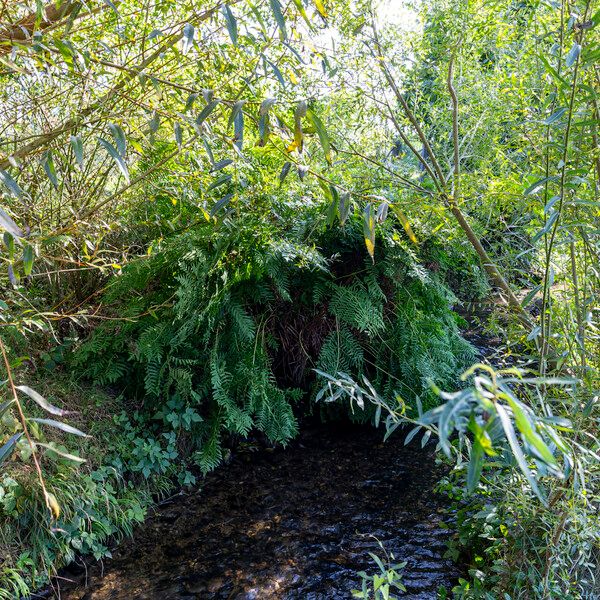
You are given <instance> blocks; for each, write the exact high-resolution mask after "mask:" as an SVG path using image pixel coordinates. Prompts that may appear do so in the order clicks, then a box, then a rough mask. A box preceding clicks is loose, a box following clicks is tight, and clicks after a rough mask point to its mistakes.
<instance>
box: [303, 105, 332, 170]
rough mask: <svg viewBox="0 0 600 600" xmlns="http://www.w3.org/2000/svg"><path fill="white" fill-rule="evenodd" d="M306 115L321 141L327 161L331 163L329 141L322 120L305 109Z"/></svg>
mask: <svg viewBox="0 0 600 600" xmlns="http://www.w3.org/2000/svg"><path fill="white" fill-rule="evenodd" d="M306 116H307V118H308V120H309V121H310V123H311V124H312V126H313V127H314V128H315V129H316V131H317V135H318V136H319V141H320V142H321V147H322V148H323V152H324V153H325V158H326V160H327V162H328V163H331V141H330V139H329V135H328V133H327V130H326V129H325V126H324V125H323V122H322V121H321V119H319V117H318V116H317V115H316V114H315V113H314V112H313V111H312V110H309V111H307V113H306Z"/></svg>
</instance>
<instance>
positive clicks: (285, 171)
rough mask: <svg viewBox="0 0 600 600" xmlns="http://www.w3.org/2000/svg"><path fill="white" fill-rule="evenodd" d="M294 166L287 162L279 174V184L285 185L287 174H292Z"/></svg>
mask: <svg viewBox="0 0 600 600" xmlns="http://www.w3.org/2000/svg"><path fill="white" fill-rule="evenodd" d="M291 166H292V163H291V162H286V163H285V164H284V165H283V167H282V169H281V173H279V183H280V184H281V183H283V182H284V181H285V178H286V177H287V174H288V173H289V172H290V167H291Z"/></svg>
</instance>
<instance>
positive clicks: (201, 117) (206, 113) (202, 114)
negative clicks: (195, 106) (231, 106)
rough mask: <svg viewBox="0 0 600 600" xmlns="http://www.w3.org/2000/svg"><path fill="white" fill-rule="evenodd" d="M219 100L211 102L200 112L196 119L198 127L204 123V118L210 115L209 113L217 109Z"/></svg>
mask: <svg viewBox="0 0 600 600" xmlns="http://www.w3.org/2000/svg"><path fill="white" fill-rule="evenodd" d="M219 102H220V101H219V100H211V101H210V102H209V103H208V104H207V105H206V106H205V107H204V108H203V109H202V110H201V111H200V114H199V115H198V116H197V117H196V124H197V125H198V126H200V125H202V123H204V121H205V120H206V118H207V117H208V116H209V115H210V113H212V111H213V110H215V108H217V105H218V104H219Z"/></svg>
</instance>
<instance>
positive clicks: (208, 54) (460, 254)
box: [0, 0, 600, 600]
mask: <svg viewBox="0 0 600 600" xmlns="http://www.w3.org/2000/svg"><path fill="white" fill-rule="evenodd" d="M397 4H398V5H399V4H400V3H387V4H384V5H382V6H380V5H376V3H373V2H371V1H369V0H356V1H355V2H350V3H349V2H342V1H337V0H316V1H312V0H293V1H292V2H289V3H282V2H280V1H279V0H258V1H257V2H249V1H246V0H243V1H242V0H232V1H231V2H229V3H227V4H223V3H220V2H216V3H214V4H213V3H211V2H209V1H208V0H199V1H195V2H189V1H187V0H160V1H158V2H139V1H134V0H121V1H120V2H114V3H112V2H104V1H103V0H90V1H89V2H87V3H80V2H78V1H77V0H63V1H62V2H58V3H56V4H49V5H47V6H43V5H42V3H41V2H39V1H36V2H33V0H31V1H25V2H20V3H14V5H13V4H9V3H4V4H3V5H2V8H0V21H1V22H2V26H1V27H0V62H1V63H2V72H1V73H0V98H1V99H2V110H1V111H0V132H1V133H0V229H1V230H2V248H1V251H0V261H1V263H2V269H1V270H0V285H1V286H2V287H1V289H2V298H1V299H0V346H1V348H0V349H1V350H2V352H1V354H2V357H1V358H2V363H1V367H0V370H1V377H0V379H1V384H0V388H1V392H2V398H1V403H0V417H1V421H0V438H1V439H0V442H1V444H2V445H1V446H0V463H1V464H2V469H3V474H2V479H1V483H0V528H1V539H0V544H1V549H2V554H3V558H4V562H3V564H2V571H1V572H0V596H2V595H3V596H4V597H7V598H8V597H15V596H17V595H19V594H25V593H26V591H27V589H28V587H31V586H33V585H37V584H39V583H40V582H41V581H42V580H43V579H44V578H45V576H46V575H47V574H50V573H52V572H53V570H54V569H55V568H56V567H57V566H59V565H61V564H63V563H64V562H68V561H69V560H71V559H72V557H73V555H74V552H75V551H82V552H87V553H93V554H94V555H96V556H103V555H106V553H107V552H108V550H107V543H108V542H107V540H108V538H109V536H111V535H116V536H117V537H118V535H121V534H125V533H129V531H130V530H131V525H132V523H134V522H136V521H139V520H141V519H142V517H143V512H144V508H145V507H146V506H147V505H148V504H149V503H150V502H151V501H152V499H151V496H152V494H156V493H158V494H160V493H162V492H165V491H166V490H167V489H169V488H171V487H172V486H175V485H188V484H191V483H193V482H194V480H195V476H194V475H193V474H192V472H191V471H194V468H195V467H196V466H197V467H199V470H200V471H203V472H206V471H208V470H210V469H212V468H215V467H216V466H217V465H218V464H219V462H220V461H221V459H222V457H223V455H224V453H225V452H226V448H227V446H228V445H229V444H230V443H234V442H235V440H238V439H240V438H244V437H246V436H251V435H261V436H264V437H265V438H266V439H268V440H269V441H270V442H271V443H282V444H285V443H286V442H287V441H288V440H289V439H291V437H293V436H294V435H295V434H296V432H297V430H298V427H299V424H300V423H301V419H302V417H303V415H305V414H306V413H311V412H312V413H314V412H321V414H322V416H323V417H326V418H331V417H336V416H340V415H342V414H348V412H349V413H350V416H351V417H352V418H354V419H359V420H363V421H365V422H368V421H371V422H374V423H379V422H384V423H385V424H386V426H387V429H388V434H391V433H392V432H393V431H395V430H397V429H398V428H399V427H400V425H402V424H405V423H407V422H410V423H412V424H413V425H414V426H415V428H414V429H412V430H411V433H410V434H409V437H411V438H412V437H414V436H416V435H419V436H420V435H421V433H422V432H423V430H424V436H425V437H424V438H423V439H424V441H427V439H430V438H432V439H437V440H438V442H439V444H438V449H439V450H440V455H441V456H443V457H444V458H443V460H446V461H450V464H451V465H452V467H453V470H452V472H451V473H450V474H449V475H448V478H447V479H446V480H445V481H444V483H443V484H442V485H441V487H442V488H443V489H444V490H445V491H446V493H448V495H449V497H450V498H451V499H452V500H453V501H454V502H455V504H456V507H457V509H458V522H457V530H456V536H455V540H454V542H453V545H452V547H451V549H450V553H451V555H452V557H453V558H455V559H456V560H458V561H463V563H467V564H468V575H465V577H464V578H463V579H462V580H461V581H460V582H459V584H458V586H457V588H456V589H455V590H454V592H455V595H456V597H459V598H460V597H464V598H486V599H496V598H508V599H511V598H513V599H515V600H516V599H520V598H523V599H526V598H527V599H528V598H538V597H539V598H569V599H570V598H574V599H575V598H585V597H590V595H593V594H595V593H597V592H598V583H597V581H596V579H595V573H596V572H597V567H598V560H599V554H600V552H599V550H598V548H599V546H600V541H599V538H598V531H599V530H600V528H599V527H598V516H597V514H598V511H597V507H598V501H599V498H600V483H599V468H598V464H599V463H600V461H599V457H598V454H599V450H600V445H599V441H598V433H599V432H598V423H599V420H598V407H599V403H598V389H599V384H600V363H599V361H598V357H599V356H600V335H599V334H598V331H599V329H598V299H599V297H600V275H599V272H598V263H599V260H600V243H599V241H598V240H599V236H598V231H599V218H600V212H599V203H598V198H599V190H600V147H599V141H598V140H599V137H600V132H599V131H598V129H599V127H600V112H599V110H600V109H599V98H598V90H599V89H600V79H599V73H598V67H597V64H598V59H599V58H600V44H599V38H598V32H599V31H600V11H598V8H597V7H595V6H594V5H593V3H592V2H589V0H576V1H574V2H568V3H567V2H565V1H562V2H560V1H559V2H545V1H526V2H504V1H501V0H498V1H496V0H493V1H492V2H481V1H475V2H463V1H462V0H461V1H459V2H449V1H446V0H422V1H419V2H415V3H411V4H410V5H409V4H408V3H407V4H402V6H397ZM398 10H400V15H398V14H396V15H395V18H394V14H395V11H398ZM413 22H414V24H412V25H410V24H408V25H407V23H413ZM498 296H500V297H501V301H498V300H497V298H498ZM481 300H484V301H486V302H488V305H489V306H490V307H491V310H490V311H489V312H491V314H490V316H489V318H487V320H485V322H484V320H483V319H482V322H481V323H480V325H481V329H482V331H481V332H480V333H481V334H482V335H484V336H489V335H493V336H495V337H494V339H495V341H494V344H495V354H494V356H491V357H488V361H489V362H491V363H492V364H493V365H494V367H495V368H490V367H489V366H487V365H479V366H476V367H475V368H473V369H471V370H470V374H469V375H468V376H465V377H463V379H462V380H461V378H460V376H461V373H462V372H463V371H464V370H465V368H466V367H468V366H469V365H470V364H471V363H472V362H474V361H475V358H476V356H475V352H474V350H473V348H472V347H471V346H470V345H469V344H468V343H466V342H465V341H464V340H463V339H462V338H461V336H460V333H459V326H460V325H464V324H465V322H464V321H463V320H462V319H461V318H460V317H458V316H457V315H456V314H455V313H454V312H453V310H452V308H453V307H455V306H456V305H459V304H462V305H463V308H466V307H470V306H472V304H473V303H476V302H479V301H481ZM472 321H473V322H476V319H472ZM506 364H510V365H511V369H512V370H511V369H508V370H506V369H505V370H498V369H500V368H501V367H502V366H505V365H506ZM78 386H84V387H81V388H79V387H78ZM88 386H90V387H88ZM348 397H349V398H350V402H347V398H348ZM327 399H329V400H331V399H334V400H335V406H334V407H333V408H332V406H331V405H330V404H325V403H324V400H327ZM315 400H316V401H317V402H315ZM365 400H369V402H365ZM357 406H358V409H357ZM76 413H79V414H76ZM88 435H90V436H92V437H87V436H88ZM86 460H87V461H88V462H87V463H85V461H86ZM378 566H379V565H378ZM381 571H382V573H381V574H380V573H377V574H376V575H374V576H373V577H371V576H367V575H366V574H365V577H364V578H363V579H364V581H365V586H364V588H363V591H362V592H360V593H362V594H363V597H369V594H371V591H373V593H380V594H381V593H382V592H381V590H379V589H378V590H370V588H369V586H371V583H373V586H376V585H378V584H379V583H381V581H383V580H381V581H380V577H387V575H386V574H385V568H383V567H381ZM397 576H399V575H398V574H396V575H393V576H391V579H390V580H389V583H390V585H391V583H392V582H393V581H395V580H396V579H395V578H396V577H397ZM371 579H372V582H371ZM397 589H399V590H401V586H399V587H398V588H397Z"/></svg>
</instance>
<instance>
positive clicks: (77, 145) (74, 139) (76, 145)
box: [70, 135, 83, 169]
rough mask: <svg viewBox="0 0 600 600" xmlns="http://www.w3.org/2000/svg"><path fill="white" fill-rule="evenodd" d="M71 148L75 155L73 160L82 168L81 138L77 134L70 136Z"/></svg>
mask: <svg viewBox="0 0 600 600" xmlns="http://www.w3.org/2000/svg"><path fill="white" fill-rule="evenodd" d="M70 142H71V148H72V149H73V154H74V155H75V160H76V161H77V164H78V165H79V168H80V169H83V140H82V139H81V138H80V137H79V136H78V135H72V136H71V138H70Z"/></svg>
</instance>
